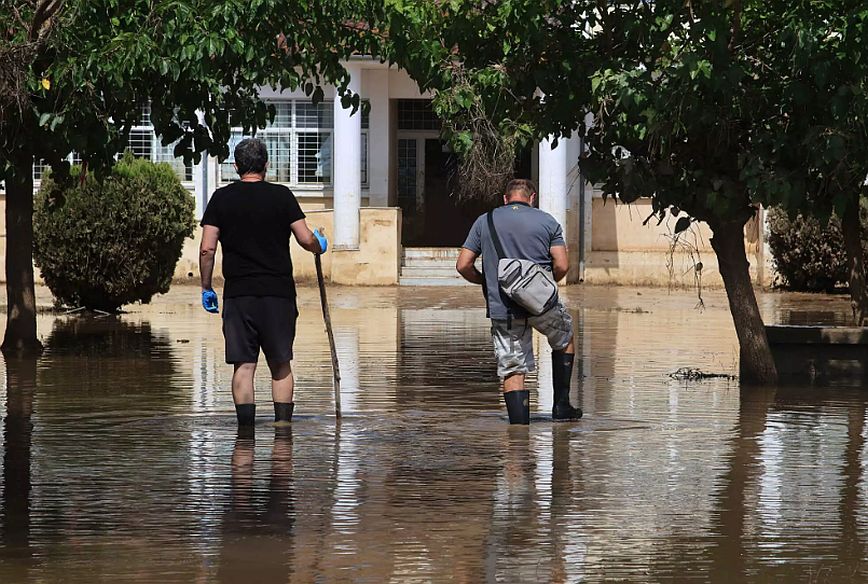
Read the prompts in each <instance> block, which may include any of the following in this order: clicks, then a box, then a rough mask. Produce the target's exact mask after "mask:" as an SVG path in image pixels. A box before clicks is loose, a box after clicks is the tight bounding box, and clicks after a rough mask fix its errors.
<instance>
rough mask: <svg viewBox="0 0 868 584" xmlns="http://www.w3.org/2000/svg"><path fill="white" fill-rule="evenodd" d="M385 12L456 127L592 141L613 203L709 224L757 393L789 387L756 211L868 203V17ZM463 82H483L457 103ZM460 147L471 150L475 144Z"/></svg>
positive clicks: (843, 12)
mask: <svg viewBox="0 0 868 584" xmlns="http://www.w3.org/2000/svg"><path fill="white" fill-rule="evenodd" d="M387 6H388V9H387V11H386V14H385V18H386V19H387V21H388V26H389V27H390V31H391V33H392V34H391V37H390V39H391V45H390V47H389V48H390V52H389V57H390V58H391V59H392V60H394V61H395V62H398V63H400V64H401V65H403V66H405V67H407V68H408V69H410V71H411V72H412V73H413V75H414V76H415V77H416V78H417V79H420V80H422V83H423V85H424V86H425V87H426V88H428V89H432V90H434V91H436V92H438V95H437V107H438V109H439V111H440V112H441V114H442V115H444V116H449V117H452V118H453V119H454V118H456V117H459V116H460V114H461V112H462V111H465V110H466V109H467V107H468V104H471V103H473V104H479V103H482V104H484V107H485V108H486V111H487V113H488V115H489V116H491V117H492V119H495V120H497V121H498V123H499V124H500V127H501V131H502V132H503V133H504V134H508V135H510V134H511V135H518V136H519V137H523V138H525V139H527V138H530V137H533V138H537V139H539V138H541V137H543V136H546V135H552V134H553V135H555V136H569V135H570V134H571V133H572V132H573V131H575V130H577V129H578V130H579V131H580V133H581V134H582V135H583V136H584V137H585V139H586V144H587V147H588V148H589V157H588V158H587V160H585V161H583V163H582V169H583V172H584V173H585V175H586V176H587V177H588V178H590V179H591V180H592V181H593V182H595V183H596V184H597V185H599V186H600V187H601V188H602V190H603V193H604V195H606V196H610V197H617V198H618V199H620V200H621V201H624V202H627V203H630V202H632V201H635V200H636V199H638V198H639V197H650V198H651V200H652V204H653V211H654V214H655V215H657V216H659V218H661V219H662V218H663V217H665V216H666V215H667V214H672V215H674V216H679V217H681V219H680V221H679V223H678V227H677V229H685V228H687V226H688V225H689V223H690V221H691V220H700V221H705V222H707V223H708V224H709V226H710V227H711V228H712V230H713V232H714V237H713V239H712V245H713V246H714V248H715V252H716V255H717V257H718V262H719V265H720V271H721V274H722V276H723V279H724V283H725V285H726V287H727V292H728V294H729V299H730V307H731V309H732V312H733V318H734V321H735V325H736V331H737V333H738V336H739V341H740V343H741V346H742V355H743V360H742V379H743V380H744V381H746V382H752V381H756V382H772V381H774V380H775V379H776V372H775V370H774V364H773V363H772V361H771V357H770V351H769V348H768V342H767V340H766V338H765V333H764V330H763V327H762V320H761V318H760V315H759V310H758V308H757V304H756V298H755V295H754V292H753V289H752V287H751V283H750V278H749V272H748V263H747V258H746V254H745V250H744V244H743V240H742V237H743V234H742V230H743V226H744V224H745V223H746V222H747V221H748V219H749V218H751V217H752V216H753V215H754V213H755V209H756V206H757V205H758V204H764V205H781V206H783V207H784V208H786V209H788V210H791V211H793V212H795V211H799V210H810V211H811V212H813V213H818V214H825V215H828V214H829V212H830V211H831V209H832V208H833V207H834V208H838V209H839V210H840V209H843V208H844V207H846V206H848V205H850V204H851V202H852V200H853V194H854V191H855V192H858V189H859V187H860V184H861V181H862V180H864V178H865V176H866V168H868V157H866V156H865V153H864V148H865V144H866V143H868V136H866V133H865V112H866V104H868V93H866V87H865V83H866V79H868V76H866V74H865V63H866V62H868V55H866V51H868V48H866V47H868V42H866V39H865V24H866V19H868V9H866V8H865V5H864V3H863V2H859V1H857V0H845V1H844V2H831V1H828V0H808V1H805V2H797V3H775V2H763V1H760V0H728V1H726V2H701V3H699V2H683V1H682V0H657V1H655V2H647V1H644V0H635V1H627V2H618V3H609V2H597V1H596V0H569V1H567V0H541V1H540V0H535V1H529V0H504V1H502V2H496V3H494V2H484V1H480V0H453V1H450V2H434V1H429V2H416V3H412V4H411V3H405V2H402V1H400V0H394V1H392V2H389V3H387ZM456 72H459V73H460V76H461V78H462V79H469V80H470V83H464V84H461V85H460V86H459V87H458V88H456V86H455V85H454V84H453V83H452V78H453V77H454V76H455V75H456ZM588 113H592V114H593V115H594V121H593V123H592V124H588V123H586V119H587V114H588ZM455 138H456V143H457V144H458V145H459V147H460V146H461V144H462V143H464V144H466V143H467V142H469V141H471V140H472V139H473V136H472V135H470V134H469V133H465V134H464V135H462V133H461V132H458V133H457V134H456V136H455ZM851 148H852V149H851ZM856 196H857V197H858V195H856ZM848 208H849V207H848ZM856 208H857V209H858V205H857V206H856ZM857 216H858V214H857ZM857 225H858V222H857ZM863 273H864V270H863Z"/></svg>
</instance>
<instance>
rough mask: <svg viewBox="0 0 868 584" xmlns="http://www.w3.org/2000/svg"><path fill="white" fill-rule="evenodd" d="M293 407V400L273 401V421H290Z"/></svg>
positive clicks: (284, 422)
mask: <svg viewBox="0 0 868 584" xmlns="http://www.w3.org/2000/svg"><path fill="white" fill-rule="evenodd" d="M294 409H295V402H289V403H283V402H274V423H275V424H281V425H282V424H289V423H290V422H292V411H293V410H294Z"/></svg>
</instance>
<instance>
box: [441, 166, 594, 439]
mask: <svg viewBox="0 0 868 584" xmlns="http://www.w3.org/2000/svg"><path fill="white" fill-rule="evenodd" d="M535 198H536V187H534V184H533V183H532V182H531V181H529V180H524V179H516V180H512V181H510V182H509V184H508V185H507V186H506V194H505V195H504V197H503V202H504V205H503V207H499V208H497V209H495V210H494V213H493V217H492V219H493V220H494V227H495V229H496V230H497V235H498V236H499V238H500V241H501V245H502V246H503V253H504V254H506V255H505V257H508V258H512V259H522V260H531V261H533V262H534V263H537V264H539V265H541V266H544V267H547V268H549V269H551V270H552V272H553V275H554V278H555V280H560V279H561V278H563V277H564V276H565V275H566V273H567V268H568V261H567V248H566V244H565V243H564V236H563V232H562V230H561V226H560V225H559V224H558V222H557V220H555V218H554V217H552V216H551V215H549V214H548V213H546V212H544V211H540V210H539V209H535V208H534V207H533V204H534V200H535ZM480 255H482V272H480V271H479V270H477V269H476V266H475V265H474V263H475V262H476V258H477V257H479V256H480ZM497 264H498V257H497V251H496V250H495V248H494V243H493V241H492V238H491V234H490V233H489V229H488V219H487V214H484V215H481V216H480V217H479V218H478V219H477V220H476V222H475V223H474V224H473V227H472V228H471V229H470V233H469V234H468V236H467V241H465V242H464V246H463V248H462V250H461V254H460V255H459V256H458V263H457V265H456V269H457V270H458V273H460V274H461V275H462V276H463V277H464V279H466V280H467V281H468V282H471V283H473V284H480V285H481V286H482V289H483V291H484V293H485V302H486V304H487V306H488V317H489V318H490V319H491V336H492V339H493V341H494V353H495V355H496V356H497V374H498V375H499V376H500V378H501V379H502V380H503V399H504V401H505V402H506V410H507V412H508V414H509V423H510V424H528V423H530V408H529V392H528V391H527V390H526V389H525V388H524V378H525V375H526V374H527V373H528V372H530V371H533V369H534V358H533V329H536V330H538V331H539V332H540V333H542V334H543V335H545V336H546V338H547V339H548V342H549V344H550V345H551V347H552V377H553V385H554V403H555V405H554V408H553V409H552V420H554V421H556V422H561V421H571V420H578V419H579V418H581V417H582V410H581V409H579V408H574V407H573V406H572V404H570V377H572V372H573V360H574V358H575V348H574V346H573V321H572V318H570V314H569V312H567V309H566V308H565V307H564V305H563V303H562V302H560V301H558V303H557V305H556V306H554V307H553V308H551V309H549V310H548V311H547V312H544V313H543V314H541V315H539V316H531V315H529V314H527V312H526V311H524V310H522V309H521V307H519V306H518V305H516V304H515V303H514V302H512V301H511V300H510V299H509V298H508V297H507V296H506V295H505V294H503V293H502V292H501V290H500V286H499V285H498V282H497Z"/></svg>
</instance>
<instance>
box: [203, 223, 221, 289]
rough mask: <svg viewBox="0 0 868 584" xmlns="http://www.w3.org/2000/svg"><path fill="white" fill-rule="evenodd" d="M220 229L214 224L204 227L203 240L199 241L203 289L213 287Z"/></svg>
mask: <svg viewBox="0 0 868 584" xmlns="http://www.w3.org/2000/svg"><path fill="white" fill-rule="evenodd" d="M219 238H220V230H219V229H218V228H217V227H215V226H213V225H205V226H203V227H202V241H201V242H200V243H199V276H200V277H201V278H202V290H210V289H211V278H212V276H213V275H214V256H215V254H216V253H217V241H218V239H219Z"/></svg>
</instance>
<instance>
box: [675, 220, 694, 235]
mask: <svg viewBox="0 0 868 584" xmlns="http://www.w3.org/2000/svg"><path fill="white" fill-rule="evenodd" d="M690 223H691V221H690V217H681V218H680V219H678V221H676V222H675V234H676V235H677V234H679V233H681V232H683V231H687V230H688V229H689V228H690Z"/></svg>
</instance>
